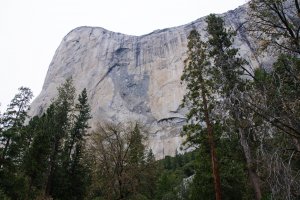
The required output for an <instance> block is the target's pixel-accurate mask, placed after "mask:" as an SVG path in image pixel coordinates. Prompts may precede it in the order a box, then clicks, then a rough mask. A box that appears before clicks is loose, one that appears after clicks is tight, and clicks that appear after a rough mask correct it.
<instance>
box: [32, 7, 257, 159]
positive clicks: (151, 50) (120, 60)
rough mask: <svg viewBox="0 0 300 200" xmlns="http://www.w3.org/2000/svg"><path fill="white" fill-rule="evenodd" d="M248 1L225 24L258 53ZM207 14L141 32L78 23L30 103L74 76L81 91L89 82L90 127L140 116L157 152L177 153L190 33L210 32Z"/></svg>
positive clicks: (45, 101) (35, 106)
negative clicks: (245, 25)
mask: <svg viewBox="0 0 300 200" xmlns="http://www.w3.org/2000/svg"><path fill="white" fill-rule="evenodd" d="M246 10H247V5H244V6H240V7H239V8H237V9H235V10H232V11H229V12H227V13H224V14H222V17H223V18H224V20H225V24H226V27H227V28H231V29H233V30H237V36H236V38H235V43H234V45H235V47H238V48H239V49H240V52H239V53H240V55H241V56H243V57H245V58H248V61H249V62H250V65H251V66H254V67H256V66H258V65H259V63H260V62H262V60H260V58H258V57H256V54H255V51H254V49H255V47H254V45H253V42H252V41H253V40H252V38H251V37H250V36H249V35H247V34H246V32H245V30H244V28H243V26H242V25H243V23H244V22H245V20H246V19H245V18H246V15H247V12H246ZM204 19H205V18H200V19H198V20H196V21H194V22H191V23H189V24H186V25H182V26H178V27H173V28H167V29H163V30H156V31H154V32H152V33H150V34H147V35H142V36H130V35H125V34H121V33H115V32H111V31H108V30H105V29H103V28H98V27H78V28H76V29H74V30H72V31H71V32H70V33H69V34H67V35H66V36H65V37H64V39H63V40H62V42H61V44H60V45H59V47H58V49H57V50H56V52H55V55H54V57H53V59H52V62H51V64H50V66H49V69H48V73H47V76H46V79H45V82H44V85H43V89H42V92H41V93H40V94H39V96H38V97H37V98H36V99H35V100H34V102H33V103H32V105H31V111H30V112H31V113H30V115H32V116H33V115H39V114H41V113H42V112H43V111H45V108H46V107H47V106H48V105H49V104H50V102H51V99H52V98H54V97H55V96H56V94H57V90H56V89H57V87H58V86H59V85H60V84H61V83H63V82H64V81H65V80H66V79H67V78H70V77H72V78H73V80H74V85H75V87H76V88H77V90H78V91H81V90H82V89H83V88H87V91H88V98H89V103H90V106H91V114H92V116H93V118H92V120H91V121H90V125H91V127H92V128H95V126H96V125H97V123H98V122H101V121H103V120H106V121H107V120H113V121H120V122H122V121H135V120H138V121H142V122H143V123H145V124H147V126H148V125H149V127H150V135H149V136H148V141H149V145H150V147H151V148H152V150H153V152H154V154H155V155H156V157H157V158H162V157H163V156H165V155H173V154H174V153H175V151H176V149H177V150H178V149H179V147H180V145H181V142H182V140H183V139H182V138H181V136H180V130H181V128H182V125H183V124H184V123H185V110H183V109H181V107H180V104H181V100H182V97H183V95H184V93H185V86H184V85H182V84H181V82H180V77H181V74H182V70H183V67H184V64H183V61H184V59H185V57H186V50H187V47H186V46H187V36H188V34H189V33H190V31H191V30H192V29H196V30H197V31H198V32H199V33H200V34H201V36H202V37H203V38H204V39H205V37H206V31H205V27H206V22H205V20H204Z"/></svg>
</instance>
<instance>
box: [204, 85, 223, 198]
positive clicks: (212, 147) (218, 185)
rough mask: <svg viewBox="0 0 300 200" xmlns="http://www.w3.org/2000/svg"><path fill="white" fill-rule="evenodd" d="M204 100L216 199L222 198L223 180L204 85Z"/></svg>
mask: <svg viewBox="0 0 300 200" xmlns="http://www.w3.org/2000/svg"><path fill="white" fill-rule="evenodd" d="M202 100H203V107H204V115H205V123H206V126H207V134H208V142H209V146H210V153H211V164H212V172H213V178H214V188H215V194H216V200H221V180H220V173H219V167H218V159H217V155H216V149H215V142H214V136H213V127H212V124H211V121H210V118H209V110H208V105H207V100H206V92H205V88H204V87H203V85H202Z"/></svg>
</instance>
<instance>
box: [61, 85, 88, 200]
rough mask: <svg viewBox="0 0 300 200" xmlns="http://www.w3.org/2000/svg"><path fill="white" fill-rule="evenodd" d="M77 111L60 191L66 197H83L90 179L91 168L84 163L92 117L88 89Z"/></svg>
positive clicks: (65, 157) (76, 106)
mask: <svg viewBox="0 0 300 200" xmlns="http://www.w3.org/2000/svg"><path fill="white" fill-rule="evenodd" d="M75 112H76V113H77V114H75V116H74V123H73V128H72V129H71V131H70V134H69V136H68V138H67V140H66V143H65V150H64V156H63V159H64V160H63V164H62V167H63V168H62V173H63V176H62V177H63V178H62V180H61V183H62V186H61V187H59V191H58V193H60V196H62V197H64V198H71V199H83V198H84V197H85V193H86V191H87V186H88V180H89V169H88V166H86V163H84V156H85V140H86V135H87V130H88V128H89V126H88V120H89V119H90V118H91V115H90V107H89V104H88V98H87V92H86V89H84V90H83V91H82V92H81V94H80V95H79V97H78V103H77V104H76V105H75ZM63 188H65V189H63Z"/></svg>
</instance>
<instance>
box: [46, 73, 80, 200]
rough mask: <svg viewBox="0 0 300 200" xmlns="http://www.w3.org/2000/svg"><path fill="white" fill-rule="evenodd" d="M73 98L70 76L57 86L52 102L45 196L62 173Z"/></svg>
mask: <svg viewBox="0 0 300 200" xmlns="http://www.w3.org/2000/svg"><path fill="white" fill-rule="evenodd" d="M74 99H75V88H74V86H73V81H72V79H71V78H70V79H67V80H66V82H65V83H64V84H62V85H61V86H60V87H59V88H58V97H57V99H56V100H55V101H54V102H53V106H54V118H55V121H53V123H54V124H53V125H51V127H52V128H53V134H52V136H51V137H52V138H51V154H50V158H49V161H50V163H49V171H48V178H47V184H46V188H45V194H46V196H52V195H53V194H54V193H53V192H54V190H56V189H55V185H56V184H55V182H59V179H60V177H61V175H62V174H61V170H60V166H61V160H62V159H63V158H62V156H63V154H62V153H63V142H64V140H65V139H66V138H67V136H68V132H69V131H70V128H71V122H72V112H73V107H74ZM58 185H59V184H58ZM58 190H59V189H58Z"/></svg>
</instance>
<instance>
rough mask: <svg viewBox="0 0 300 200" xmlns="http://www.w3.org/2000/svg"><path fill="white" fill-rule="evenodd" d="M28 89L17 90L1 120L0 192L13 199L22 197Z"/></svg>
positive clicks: (29, 93) (24, 181)
mask: <svg viewBox="0 0 300 200" xmlns="http://www.w3.org/2000/svg"><path fill="white" fill-rule="evenodd" d="M32 96H33V95H32V92H31V90H30V89H29V88H26V87H21V88H19V93H17V94H16V95H15V97H14V98H13V99H12V101H11V103H10V104H9V106H8V108H7V110H6V112H5V113H4V114H3V117H2V120H1V125H0V126H1V129H2V130H1V132H0V140H1V143H0V190H2V191H4V192H5V193H6V194H7V195H8V196H9V197H11V198H13V199H20V198H21V197H22V195H24V193H25V192H26V191H25V187H24V185H25V184H26V180H25V178H24V177H23V176H22V174H20V170H21V162H22V159H23V157H24V152H25V151H26V148H25V137H24V121H25V119H26V117H27V111H28V109H29V103H30V100H31V98H32Z"/></svg>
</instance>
